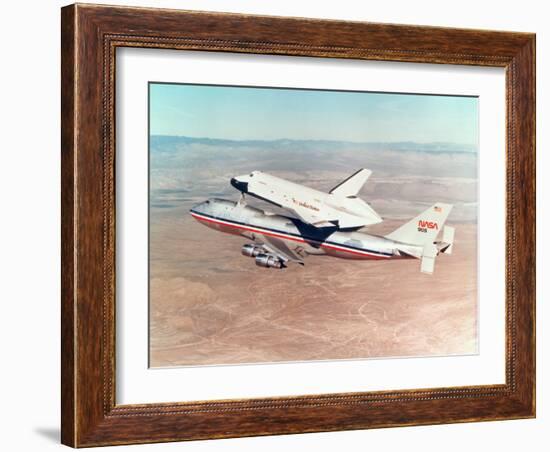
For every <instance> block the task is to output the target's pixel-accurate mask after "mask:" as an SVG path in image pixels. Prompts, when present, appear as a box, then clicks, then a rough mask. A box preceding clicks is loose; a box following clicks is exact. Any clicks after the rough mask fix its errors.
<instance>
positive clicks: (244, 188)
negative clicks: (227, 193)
mask: <svg viewBox="0 0 550 452" xmlns="http://www.w3.org/2000/svg"><path fill="white" fill-rule="evenodd" d="M231 185H233V187H235V188H236V189H237V190H239V191H241V192H243V193H248V182H241V181H240V180H238V179H236V178H234V177H233V178H231Z"/></svg>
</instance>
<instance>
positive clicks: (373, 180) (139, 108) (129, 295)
mask: <svg viewBox="0 0 550 452" xmlns="http://www.w3.org/2000/svg"><path fill="white" fill-rule="evenodd" d="M61 31H62V150H61V154H62V300H61V302H62V331H61V333H62V369H61V370H62V372H61V374H62V381H61V384H62V426H61V432H62V442H63V443H64V444H66V445H69V446H73V447H85V446H101V445H114V444H133V443H148V442H162V441H179V440H194V439H211V438H227V437H237V436H254V435H271V434H285V433H301V432H320V431H335V430H349V429H365V428H377V427H391V426H404V425H424V424H440V423H451V422H468V421H485V420H504V419H521V418H530V417H534V416H535V328H534V325H535V251H534V250H535V36H534V35H533V34H528V33H512V32H500V31H499V32H497V31H482V30H465V29H448V28H436V27H420V26H408V25H388V24H374V23H360V22H339V21H327V20H312V19H300V18H280V17H264V16H247V15H238V14H220V13H207V12H189V11H177V10H161V9H146V8H145V9H144V8H126V7H110V6H95V5H79V4H76V5H71V6H67V7H65V8H63V9H62V30H61Z"/></svg>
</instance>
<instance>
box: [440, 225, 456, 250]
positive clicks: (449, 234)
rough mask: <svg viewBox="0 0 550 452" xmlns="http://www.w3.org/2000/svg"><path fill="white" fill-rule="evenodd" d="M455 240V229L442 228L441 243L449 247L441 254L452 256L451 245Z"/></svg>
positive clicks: (450, 227) (449, 227)
mask: <svg viewBox="0 0 550 452" xmlns="http://www.w3.org/2000/svg"><path fill="white" fill-rule="evenodd" d="M454 240H455V228H453V227H452V226H445V227H444V228H443V242H444V243H448V244H449V246H447V248H445V249H444V250H442V251H441V252H443V253H445V254H453V243H454Z"/></svg>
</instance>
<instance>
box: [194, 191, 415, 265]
mask: <svg viewBox="0 0 550 452" xmlns="http://www.w3.org/2000/svg"><path fill="white" fill-rule="evenodd" d="M190 213H191V215H192V216H193V217H194V218H195V219H196V220H197V221H199V222H200V223H202V224H204V225H205V226H208V227H209V228H212V229H215V230H217V231H220V232H225V233H228V234H234V235H240V236H243V237H246V238H247V239H249V240H253V241H261V240H262V236H268V237H275V238H277V239H278V240H282V241H283V242H284V244H285V245H286V246H287V247H288V248H289V249H290V250H292V251H293V252H298V253H300V252H304V253H306V254H309V255H329V256H334V257H338V258H344V259H392V258H394V259H395V258H410V257H411V256H410V255H409V254H412V255H414V254H417V253H420V254H421V252H422V247H418V246H414V245H407V248H408V249H407V252H408V253H409V254H404V253H401V252H400V251H399V250H398V245H397V242H395V241H393V240H390V239H387V238H384V237H378V236H375V235H370V234H366V233H362V232H355V231H353V232H348V231H341V230H338V228H336V227H334V228H317V227H315V226H312V225H309V224H307V223H304V222H302V221H301V220H298V219H296V218H291V217H286V216H283V215H273V214H269V213H265V212H264V211H263V210H261V209H257V208H255V207H251V206H248V205H244V204H239V203H236V202H233V201H228V200H224V199H209V200H208V201H205V202H203V203H200V204H197V205H196V206H194V207H193V208H192V209H191V211H190ZM399 247H400V248H401V250H403V244H400V245H399ZM409 251H410V252H409Z"/></svg>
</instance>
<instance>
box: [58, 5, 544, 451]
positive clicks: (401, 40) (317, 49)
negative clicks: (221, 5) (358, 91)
mask: <svg viewBox="0 0 550 452" xmlns="http://www.w3.org/2000/svg"><path fill="white" fill-rule="evenodd" d="M61 34H62V144H61V146H62V149H61V155H62V250H61V251H62V272H61V273H62V300H61V301H62V312H61V314H62V331H61V333H62V345H61V357H62V358H61V385H62V404H61V406H62V425H61V427H62V429H61V437H62V442H63V443H64V444H66V445H69V446H73V447H84V446H100V445H112V444H131V443H148V442H161V441H180V440H194V439H208V438H227V437H238V436H253V435H273V434H285V433H301V432H320V431H334V430H349V429H364V428H376V427H390V426H404V425H423V424H442V423H450V422H469V421H485V420H501V419H520V418H530V417H534V416H535V35H533V34H529V33H511V32H496V31H482V30H466V29H449V28H437V27H420V26H409V25H389V24H374V23H359V22H340V21H329V20H313V19H298V18H281V17H264V16H247V15H238V14H220V13H207V12H189V11H176V10H162V9H146V8H126V7H109V6H93V5H79V4H76V5H71V6H67V7H64V8H63V9H62V28H61ZM118 47H147V48H163V49H180V50H181V49H184V50H202V51H205V50H206V51H216V52H239V53H254V54H273V55H299V56H313V57H329V58H340V59H345V58H351V59H363V60H384V61H395V62H420V63H439V64H461V65H474V66H495V67H502V68H505V70H506V116H507V119H506V140H507V141H506V358H505V361H506V383H505V384H502V385H489V386H471V387H452V388H434V389H431V388H425V389H415V390H400V391H379V392H364V393H345V394H327V395H317V396H298V397H277V398H265V399H244V400H220V401H214V402H212V401H210V402H178V401H174V402H173V403H162V404H147V405H117V404H116V403H115V366H116V362H115V315H116V312H115V247H114V244H115V177H116V175H115V171H114V168H115V165H114V161H115V134H114V131H115V123H114V118H115V105H114V99H115V97H114V86H115V64H116V58H115V50H116V49H117V48H118Z"/></svg>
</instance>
